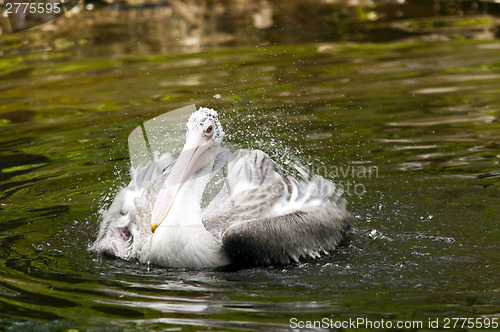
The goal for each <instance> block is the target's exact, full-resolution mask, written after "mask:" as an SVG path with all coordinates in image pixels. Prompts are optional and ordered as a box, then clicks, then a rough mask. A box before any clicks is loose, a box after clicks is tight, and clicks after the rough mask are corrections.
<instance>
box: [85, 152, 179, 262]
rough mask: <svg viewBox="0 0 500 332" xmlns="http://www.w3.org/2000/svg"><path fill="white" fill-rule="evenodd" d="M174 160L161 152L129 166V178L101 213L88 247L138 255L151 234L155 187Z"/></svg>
mask: <svg viewBox="0 0 500 332" xmlns="http://www.w3.org/2000/svg"><path fill="white" fill-rule="evenodd" d="M173 161H174V159H173V158H172V156H171V155H169V154H164V155H162V156H161V157H160V158H155V159H154V160H152V161H150V162H148V164H147V165H146V166H137V167H136V168H132V170H131V178H132V180H131V181H130V183H129V185H128V186H127V187H125V188H122V189H121V190H120V191H119V192H118V194H117V195H116V197H115V199H114V200H113V203H112V204H111V206H110V207H109V209H108V210H107V211H106V212H105V213H104V215H103V220H102V222H101V227H100V229H99V233H98V235H97V239H96V241H95V242H94V243H93V244H92V246H91V247H90V250H92V251H95V252H100V253H104V254H107V255H111V256H115V257H119V258H123V259H130V258H137V257H138V255H139V254H140V252H141V250H142V248H143V246H144V244H145V243H147V240H148V239H149V237H151V231H150V227H151V224H150V220H151V210H152V206H151V205H152V203H150V201H152V199H151V198H152V197H155V195H157V193H158V189H157V187H158V186H159V185H160V184H161V181H163V180H164V176H165V175H164V174H168V169H169V168H170V167H171V166H172V164H173ZM153 201H154V200H153Z"/></svg>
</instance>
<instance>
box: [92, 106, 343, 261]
mask: <svg viewBox="0 0 500 332" xmlns="http://www.w3.org/2000/svg"><path fill="white" fill-rule="evenodd" d="M223 137H224V132H223V130H222V126H221V124H220V122H219V119H218V117H217V112H215V111H214V110H212V109H208V108H200V109H199V110H198V111H196V112H194V113H193V114H192V115H191V117H190V118H189V121H188V123H187V125H186V143H185V145H184V147H183V149H182V152H181V153H180V155H179V157H178V158H177V160H176V161H173V160H172V159H171V158H169V156H164V157H160V158H156V159H155V160H154V161H152V162H150V163H149V164H148V165H146V166H145V167H143V168H139V169H133V171H132V181H131V182H130V184H129V185H128V186H127V187H125V188H123V189H122V190H121V191H120V192H119V193H118V194H117V196H116V198H115V200H114V201H113V203H112V204H111V206H110V208H109V209H108V210H107V211H106V213H105V214H104V216H103V221H102V223H101V226H100V230H99V234H98V236H97V239H96V241H95V243H94V244H93V245H92V246H91V250H93V251H96V252H101V253H105V254H109V255H113V256H116V257H119V258H123V259H134V260H138V261H140V262H142V263H148V264H158V265H163V266H167V267H217V266H223V265H227V264H238V265H253V266H255V265H273V264H289V263H290V262H292V261H293V262H298V261H299V259H300V258H306V257H311V258H318V257H320V256H321V254H322V253H328V252H329V251H331V250H333V249H335V247H336V245H337V244H338V243H339V242H340V241H341V239H342V237H343V235H344V234H345V233H346V232H347V231H348V230H349V229H350V227H351V224H352V222H353V218H352V216H351V215H350V214H349V212H347V211H346V208H345V205H346V203H345V200H344V199H343V198H342V197H341V195H342V192H341V190H340V189H338V188H337V187H336V186H335V185H334V184H333V183H332V182H330V181H328V180H325V179H324V178H322V177H319V176H316V177H313V178H311V179H309V178H307V179H302V180H296V179H295V178H293V177H290V176H284V175H283V174H282V172H281V170H280V168H279V166H278V165H277V164H276V163H275V162H274V161H273V160H272V159H271V158H269V156H267V155H266V154H265V153H264V152H262V151H260V150H252V151H250V150H237V151H236V152H234V153H233V154H231V155H230V156H229V157H228V156H227V154H226V155H224V154H217V153H216V151H218V150H217V148H218V147H219V146H220V145H221V142H222V139H223ZM224 156H225V157H226V158H227V160H228V168H227V178H226V179H225V182H224V185H223V187H222V189H221V191H220V192H219V193H218V194H217V195H216V196H215V197H214V198H213V200H212V201H211V202H210V203H209V204H208V206H207V207H206V208H205V209H202V208H201V200H202V195H203V192H204V190H205V187H206V185H207V183H208V181H209V180H210V178H211V177H212V176H213V173H214V172H215V169H217V168H218V167H219V168H220V166H218V165H219V164H220V163H222V162H224V161H223V159H224Z"/></svg>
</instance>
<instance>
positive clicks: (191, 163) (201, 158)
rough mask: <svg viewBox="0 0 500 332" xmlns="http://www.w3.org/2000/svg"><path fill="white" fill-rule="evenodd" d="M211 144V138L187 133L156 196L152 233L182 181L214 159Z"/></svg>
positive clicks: (163, 217) (162, 218)
mask: <svg viewBox="0 0 500 332" xmlns="http://www.w3.org/2000/svg"><path fill="white" fill-rule="evenodd" d="M213 145H214V142H213V141H212V140H210V141H206V139H205V138H204V137H203V136H201V135H200V134H199V133H197V132H193V133H192V134H188V136H187V138H186V144H184V147H183V148H182V151H181V154H180V155H179V158H178V159H177V161H176V162H175V164H174V166H173V167H172V170H171V171H170V174H169V175H168V177H167V181H166V186H165V187H164V188H161V189H160V192H159V193H158V197H157V198H156V202H155V205H154V207H153V215H152V219H151V232H153V233H154V232H155V230H156V228H157V227H158V226H160V225H161V223H162V222H163V221H164V220H165V219H166V218H167V215H168V214H169V212H170V210H171V209H172V206H173V204H174V201H175V198H176V197H177V194H178V193H179V190H180V189H181V187H182V186H183V185H184V183H186V181H188V180H189V178H190V177H191V176H192V175H193V174H194V173H195V172H196V171H198V170H200V169H201V168H203V167H205V166H206V165H208V164H209V163H210V162H211V161H212V160H213V159H214V153H213V152H212V151H211V149H210V148H211V147H212V146H213ZM207 150H209V151H207Z"/></svg>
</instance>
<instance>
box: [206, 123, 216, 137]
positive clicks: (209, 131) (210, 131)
mask: <svg viewBox="0 0 500 332" xmlns="http://www.w3.org/2000/svg"><path fill="white" fill-rule="evenodd" d="M213 133H214V126H213V125H209V126H208V127H207V128H206V129H205V135H206V136H212V134H213Z"/></svg>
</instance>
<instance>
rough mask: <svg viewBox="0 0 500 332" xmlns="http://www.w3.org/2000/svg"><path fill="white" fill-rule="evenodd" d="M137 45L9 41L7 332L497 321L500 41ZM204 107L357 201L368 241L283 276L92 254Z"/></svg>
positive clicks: (2, 207) (3, 102)
mask: <svg viewBox="0 0 500 332" xmlns="http://www.w3.org/2000/svg"><path fill="white" fill-rule="evenodd" d="M64 19H66V18H62V20H64ZM129 19H130V18H129ZM125 21H126V20H125ZM119 22H123V21H119ZM79 24H82V25H84V24H85V22H83V23H82V22H81V23H79ZM79 27H80V29H81V27H82V26H79ZM124 27H127V25H126V24H124V23H120V24H118V23H116V22H114V23H107V24H106V25H102V26H100V27H94V29H95V31H93V33H94V34H95V37H93V38H92V37H89V36H90V35H91V33H90V32H89V31H86V30H83V29H81V30H80V31H79V32H78V31H76V30H75V31H65V30H61V29H62V28H61V29H55V30H49V31H45V32H41V31H40V30H36V29H31V30H29V31H26V32H22V33H20V34H15V35H3V36H0V41H1V47H2V51H1V52H0V330H14V331H17V330H22V331H29V330H33V331H35V330H36V331H37V330H58V331H66V330H74V329H77V330H98V329H105V330H124V329H125V330H127V329H128V330H136V329H138V330H141V329H142V330H151V329H160V330H162V329H168V328H185V329H205V328H210V329H215V330H220V329H223V330H227V329H238V330H265V331H269V330H271V329H275V330H281V329H288V328H289V327H290V320H291V319H292V318H296V319H298V320H302V321H307V320H321V319H323V318H328V319H334V320H340V321H342V320H348V319H349V318H358V317H363V318H369V319H371V320H374V321H375V320H381V319H384V320H390V321H394V322H396V321H398V320H403V321H411V320H418V321H422V322H424V330H425V329H426V327H427V325H426V324H427V322H428V320H429V319H436V318H439V319H444V318H445V317H473V318H497V319H498V318H499V312H500V311H499V310H500V297H499V296H500V293H499V280H500V268H499V258H498V257H499V243H500V242H499V240H500V236H499V220H500V218H499V217H500V204H499V203H500V199H499V198H500V122H499V116H500V111H499V110H500V56H499V55H500V41H499V40H497V39H495V38H489V39H486V40H472V39H468V38H458V37H453V38H447V39H446V40H438V41H434V40H425V39H401V40H397V41H392V42H389V43H383V44H373V43H351V42H337V41H335V42H333V41H330V42H329V41H327V40H324V39H323V40H321V41H316V40H315V38H316V37H314V38H311V40H309V41H307V42H304V41H302V40H301V41H300V42H295V41H293V42H290V43H286V42H283V43H273V42H271V43H268V42H265V41H266V40H268V39H266V38H267V37H269V36H268V35H265V34H264V35H263V36H258V38H261V39H262V40H263V42H255V43H254V42H253V41H252V42H248V43H232V44H231V43H229V44H223V45H215V46H214V45H208V46H207V45H205V44H202V46H201V47H200V48H198V49H193V48H191V47H188V46H185V47H184V46H175V45H174V46H172V45H171V44H169V43H166V44H162V42H161V41H160V40H162V41H164V40H165V39H164V38H163V37H162V35H161V34H158V35H157V36H156V38H157V40H158V44H155V43H154V42H152V41H151V40H154V35H149V37H148V38H149V42H148V43H146V45H142V44H140V43H138V42H137V40H135V39H126V40H119V41H116V42H113V43H111V44H109V45H107V44H106V40H107V39H106V36H107V34H109V35H111V36H114V37H116V36H117V35H119V33H118V32H119V31H123V32H124V33H125V32H127V31H129V30H127V29H125V28H124ZM98 29H102V30H98ZM112 32H113V33H112ZM149 32H151V31H149ZM64 33H67V35H64ZM114 37H110V40H111V39H112V38H114ZM116 38H117V37H116ZM162 38H163V39H162ZM262 40H261V41H262ZM252 43H253V44H252ZM158 45H160V46H158ZM162 45H163V46H162ZM203 45H205V46H203ZM189 104H197V105H198V106H206V107H212V108H215V109H216V110H217V111H218V112H219V114H220V115H221V118H222V122H223V125H224V126H225V132H226V133H227V139H228V140H229V141H230V142H232V143H234V144H237V145H239V146H241V147H250V148H259V149H262V150H264V151H265V152H267V153H269V154H270V155H271V156H273V158H275V159H276V160H277V161H279V162H280V164H282V165H283V167H284V168H285V169H286V170H292V169H293V167H291V163H292V162H299V163H301V164H303V165H306V166H308V167H309V168H310V169H311V171H312V172H313V173H315V174H320V175H322V176H324V177H327V178H329V179H331V180H333V181H336V182H337V183H339V184H342V185H344V186H345V191H346V192H345V196H346V198H347V200H348V202H349V210H350V211H352V213H353V214H354V216H355V217H356V224H355V229H354V232H353V234H352V235H350V236H349V237H348V238H347V239H346V240H345V241H344V242H343V243H342V245H341V246H340V247H339V249H338V250H337V251H336V252H335V253H333V254H332V255H330V256H328V257H324V258H322V259H320V260H317V261H305V262H303V263H301V264H298V265H297V264H295V265H291V266H285V267H267V268H248V269H238V270H233V269H219V270H210V269H208V270H203V269H202V270H192V269H184V270H179V269H165V268H160V267H154V266H145V265H140V264H136V263H134V262H124V261H121V260H113V259H109V258H104V257H100V256H99V255H96V254H94V253H89V252H88V251H87V248H88V246H89V245H90V244H91V243H92V242H93V241H94V239H95V235H96V232H97V230H98V227H99V222H100V218H101V213H102V210H103V209H105V208H106V207H107V206H109V204H110V202H111V201H112V199H113V197H114V195H115V193H116V192H117V190H118V189H119V188H120V187H121V186H123V185H126V184H127V182H128V180H129V175H128V170H129V160H128V150H127V144H126V142H127V137H128V135H129V133H130V132H131V131H132V130H133V129H134V128H135V127H136V126H138V125H139V124H140V123H141V121H143V120H146V119H149V118H152V117H154V116H157V115H160V114H162V113H164V112H166V111H169V110H173V109H176V108H178V107H182V106H185V105H189ZM346 330H350V329H346Z"/></svg>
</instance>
